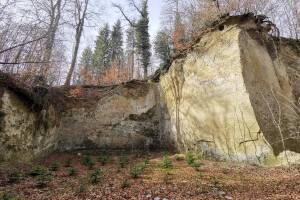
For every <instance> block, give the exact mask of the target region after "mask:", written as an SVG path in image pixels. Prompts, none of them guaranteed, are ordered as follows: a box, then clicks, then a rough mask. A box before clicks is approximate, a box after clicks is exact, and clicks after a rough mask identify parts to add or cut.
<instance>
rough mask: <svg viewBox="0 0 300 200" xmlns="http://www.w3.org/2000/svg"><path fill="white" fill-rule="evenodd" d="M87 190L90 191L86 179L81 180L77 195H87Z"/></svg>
mask: <svg viewBox="0 0 300 200" xmlns="http://www.w3.org/2000/svg"><path fill="white" fill-rule="evenodd" d="M87 189H88V181H87V179H85V178H84V179H81V180H80V185H79V188H78V191H77V193H79V194H82V193H85V192H86V191H87Z"/></svg>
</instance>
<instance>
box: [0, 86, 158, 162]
mask: <svg viewBox="0 0 300 200" xmlns="http://www.w3.org/2000/svg"><path fill="white" fill-rule="evenodd" d="M35 91H36V90H35ZM43 91H44V90H43ZM157 91H158V90H157V88H156V86H155V85H151V84H148V83H145V82H130V83H126V84H123V85H118V86H109V87H73V88H56V89H55V88H51V89H50V90H49V92H47V93H43V96H44V98H41V99H40V100H36V98H34V97H35V96H34V94H35V93H34V92H33V100H34V102H33V104H34V103H36V102H40V103H41V102H43V103H44V108H43V109H40V110H33V109H31V108H32V106H30V105H28V104H25V103H24V102H23V101H22V99H20V97H19V96H17V95H15V94H14V92H11V91H10V90H8V89H4V94H3V95H2V98H1V102H2V106H1V113H3V115H2V117H1V135H0V143H1V148H0V156H1V157H2V159H6V160H9V159H22V160H31V159H32V158H36V157H39V156H42V155H45V154H47V153H50V152H53V151H57V150H58V151H67V150H78V149H98V148H110V149H127V150H136V149H142V150H150V149H157V148H160V141H161V140H160V139H161V138H162V137H161V135H160V131H159V126H161V125H160V123H161V122H162V120H160V112H161V111H160V109H159V107H158V105H159V104H157V100H158V99H157V98H158V97H157V95H159V94H157ZM38 96H41V95H38ZM45 99H46V100H45ZM158 101H159V100H158Z"/></svg>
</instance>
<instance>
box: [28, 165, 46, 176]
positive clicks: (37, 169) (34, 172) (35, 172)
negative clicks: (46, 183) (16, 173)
mask: <svg viewBox="0 0 300 200" xmlns="http://www.w3.org/2000/svg"><path fill="white" fill-rule="evenodd" d="M47 172H48V170H47V168H45V167H43V166H41V165H37V166H34V167H33V168H32V169H31V171H30V172H29V175H30V176H34V177H35V176H39V175H43V174H46V173H47Z"/></svg>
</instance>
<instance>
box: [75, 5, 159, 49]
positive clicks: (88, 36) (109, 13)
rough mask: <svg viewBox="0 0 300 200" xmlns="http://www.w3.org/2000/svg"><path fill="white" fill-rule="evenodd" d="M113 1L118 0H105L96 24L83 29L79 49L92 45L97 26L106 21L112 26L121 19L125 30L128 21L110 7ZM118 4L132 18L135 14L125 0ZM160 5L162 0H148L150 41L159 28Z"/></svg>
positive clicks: (97, 29)
mask: <svg viewBox="0 0 300 200" xmlns="http://www.w3.org/2000/svg"><path fill="white" fill-rule="evenodd" d="M94 1H95V2H93V4H97V2H100V0H94ZM102 2H104V1H102ZM113 2H115V3H119V2H120V0H105V3H104V11H103V14H102V15H101V17H100V16H99V20H97V25H96V26H95V27H87V28H86V29H85V32H84V37H83V38H82V46H81V49H82V48H85V47H86V46H88V45H89V46H91V47H93V46H94V43H95V39H96V36H97V34H98V31H99V27H101V26H103V24H104V23H106V22H108V23H109V24H110V25H111V26H112V25H113V24H114V22H115V21H116V20H117V19H121V20H122V26H123V31H125V29H126V26H127V25H128V23H127V21H126V20H125V19H124V18H123V17H122V15H121V14H120V13H119V12H118V10H117V9H116V8H112V6H111V4H112V3H113ZM137 2H138V1H137ZM119 4H121V5H123V6H124V8H125V11H126V13H128V15H130V16H131V17H132V18H133V17H134V15H137V13H136V12H135V11H134V9H130V8H128V7H127V1H125V0H122V2H121V3H119ZM93 6H94V5H93ZM161 7H162V0H149V17H150V30H149V31H150V35H151V41H153V39H154V37H155V35H156V32H157V31H158V30H159V26H160V14H161Z"/></svg>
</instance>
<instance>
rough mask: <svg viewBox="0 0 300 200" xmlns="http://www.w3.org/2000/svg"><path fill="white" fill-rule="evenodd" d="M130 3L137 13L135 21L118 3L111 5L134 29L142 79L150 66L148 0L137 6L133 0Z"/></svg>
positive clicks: (146, 75)
mask: <svg viewBox="0 0 300 200" xmlns="http://www.w3.org/2000/svg"><path fill="white" fill-rule="evenodd" d="M130 5H132V6H133V7H134V8H135V9H136V11H137V12H138V13H139V19H138V21H137V22H135V21H134V20H132V19H130V18H129V17H128V16H127V15H126V14H125V12H124V10H123V8H122V7H121V6H120V5H118V4H113V6H114V7H116V8H118V9H119V11H120V12H121V13H122V15H123V16H124V18H125V19H126V20H127V21H128V23H129V24H130V25H131V26H132V27H134V29H135V35H136V48H137V53H138V54H139V56H140V61H141V63H142V67H143V72H144V79H146V78H147V77H148V68H149V66H150V57H151V44H150V34H149V12H148V0H143V1H142V4H141V6H138V5H137V4H136V3H135V1H134V0H130ZM140 7H141V8H140Z"/></svg>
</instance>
